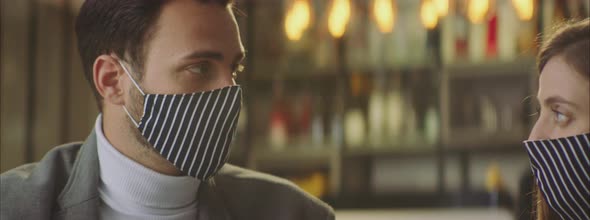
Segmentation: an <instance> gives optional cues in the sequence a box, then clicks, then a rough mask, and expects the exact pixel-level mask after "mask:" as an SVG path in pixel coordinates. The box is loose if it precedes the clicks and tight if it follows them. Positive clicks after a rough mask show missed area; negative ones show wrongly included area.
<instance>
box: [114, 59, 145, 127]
mask: <svg viewBox="0 0 590 220" xmlns="http://www.w3.org/2000/svg"><path fill="white" fill-rule="evenodd" d="M118 61H119V65H121V67H122V68H123V71H125V73H127V76H129V79H131V82H133V85H135V88H137V90H139V92H140V93H141V95H143V96H145V93H144V92H143V90H141V87H139V85H138V84H137V82H135V79H133V76H131V74H130V73H129V70H127V67H125V64H123V62H122V61H121V60H118ZM123 110H125V113H127V116H128V117H129V119H131V122H133V124H134V125H135V127H138V128H139V123H138V122H137V121H135V119H133V117H132V116H131V113H129V110H127V107H125V106H124V105H123Z"/></svg>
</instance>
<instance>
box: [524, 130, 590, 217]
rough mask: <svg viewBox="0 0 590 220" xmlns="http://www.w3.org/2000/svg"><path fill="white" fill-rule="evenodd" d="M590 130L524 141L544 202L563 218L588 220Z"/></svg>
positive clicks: (589, 201)
mask: <svg viewBox="0 0 590 220" xmlns="http://www.w3.org/2000/svg"><path fill="white" fill-rule="evenodd" d="M589 139H590V133H587V134H581V135H577V136H572V137H564V138H558V139H552V140H536V141H525V142H524V144H525V146H526V149H527V151H528V154H529V158H530V161H531V168H532V170H533V175H535V179H536V182H537V186H538V187H539V189H540V190H541V192H542V194H543V197H544V198H545V201H547V203H548V205H549V206H550V207H551V209H553V210H554V211H555V212H556V213H557V214H559V216H561V218H562V219H590V159H589V158H590V140H589Z"/></svg>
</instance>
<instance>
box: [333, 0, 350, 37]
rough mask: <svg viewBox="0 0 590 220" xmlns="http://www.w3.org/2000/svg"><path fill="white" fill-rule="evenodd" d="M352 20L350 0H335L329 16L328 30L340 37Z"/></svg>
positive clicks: (334, 35)
mask: <svg viewBox="0 0 590 220" xmlns="http://www.w3.org/2000/svg"><path fill="white" fill-rule="evenodd" d="M349 20H350V1H349V0H334V1H333V4H332V7H331V9H330V15H329V17H328V30H329V31H330V34H331V35H332V36H333V37H335V38H340V37H342V35H344V32H345V31H346V25H347V24H348V21H349Z"/></svg>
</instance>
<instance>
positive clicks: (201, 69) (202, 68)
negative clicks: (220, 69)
mask: <svg viewBox="0 0 590 220" xmlns="http://www.w3.org/2000/svg"><path fill="white" fill-rule="evenodd" d="M186 70H188V71H189V72H190V73H193V74H209V72H210V71H211V64H210V63H207V62H203V63H198V64H195V65H192V66H189V67H188V68H186Z"/></svg>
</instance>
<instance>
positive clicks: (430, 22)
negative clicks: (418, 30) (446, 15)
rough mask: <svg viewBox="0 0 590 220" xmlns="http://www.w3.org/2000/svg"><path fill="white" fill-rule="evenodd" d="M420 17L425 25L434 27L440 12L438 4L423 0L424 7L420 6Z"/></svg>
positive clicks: (430, 27)
mask: <svg viewBox="0 0 590 220" xmlns="http://www.w3.org/2000/svg"><path fill="white" fill-rule="evenodd" d="M420 18H421V20H422V24H423V25H424V27H426V28H428V29H432V28H434V27H436V24H437V23H438V13H437V11H436V6H435V5H434V3H432V1H430V0H424V1H422V7H421V8H420Z"/></svg>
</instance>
